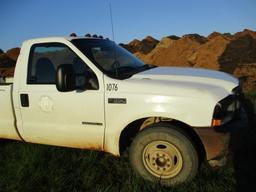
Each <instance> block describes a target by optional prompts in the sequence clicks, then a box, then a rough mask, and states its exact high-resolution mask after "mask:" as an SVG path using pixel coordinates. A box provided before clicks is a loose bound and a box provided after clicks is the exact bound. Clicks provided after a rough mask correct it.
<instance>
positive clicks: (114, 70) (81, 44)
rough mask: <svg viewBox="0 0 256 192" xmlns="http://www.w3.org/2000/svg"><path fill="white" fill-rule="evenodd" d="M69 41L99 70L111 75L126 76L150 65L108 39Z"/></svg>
mask: <svg viewBox="0 0 256 192" xmlns="http://www.w3.org/2000/svg"><path fill="white" fill-rule="evenodd" d="M71 42H72V43H73V44H74V45H75V46H76V47H77V48H78V49H79V50H80V51H82V52H83V54H85V55H86V56H87V57H88V58H89V59H90V60H91V61H92V62H93V63H94V64H95V65H96V66H97V67H98V68H99V69H100V70H101V71H103V72H104V73H105V74H107V75H109V76H111V77H115V78H120V79H123V78H128V77H130V76H132V75H133V74H135V73H138V72H141V71H143V70H146V69H149V68H151V67H152V66H150V65H145V64H144V63H143V62H142V61H141V60H139V59H138V58H137V57H135V56H134V55H133V54H131V53H130V52H128V51H127V50H126V49H124V48H122V47H120V46H118V45H117V44H115V43H114V42H113V41H110V40H105V39H73V40H72V41H71Z"/></svg>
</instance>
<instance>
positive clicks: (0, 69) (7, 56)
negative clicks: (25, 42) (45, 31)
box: [0, 48, 20, 77]
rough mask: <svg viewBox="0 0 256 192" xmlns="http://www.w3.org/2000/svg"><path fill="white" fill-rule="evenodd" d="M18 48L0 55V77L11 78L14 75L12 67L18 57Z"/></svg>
mask: <svg viewBox="0 0 256 192" xmlns="http://www.w3.org/2000/svg"><path fill="white" fill-rule="evenodd" d="M19 53H20V48H13V49H10V50H8V51H7V52H6V53H2V54H0V76H2V77H12V76H13V74H14V67H15V64H16V60H17V58H18V56H19Z"/></svg>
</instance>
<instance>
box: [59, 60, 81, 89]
mask: <svg viewBox="0 0 256 192" xmlns="http://www.w3.org/2000/svg"><path fill="white" fill-rule="evenodd" d="M56 88H57V90H58V91H60V92H68V91H74V90H76V78H75V72H74V69H73V65H72V64H62V65H59V66H58V68H57V71H56Z"/></svg>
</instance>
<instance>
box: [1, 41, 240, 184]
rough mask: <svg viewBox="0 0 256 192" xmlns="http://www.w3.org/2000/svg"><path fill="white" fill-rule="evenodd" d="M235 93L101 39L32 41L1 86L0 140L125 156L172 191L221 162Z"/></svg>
mask: <svg viewBox="0 0 256 192" xmlns="http://www.w3.org/2000/svg"><path fill="white" fill-rule="evenodd" d="M12 81H13V82H12ZM239 94H240V86H239V81H238V80H237V79H236V78H234V77H232V76H231V75H228V74H225V73H223V72H217V71H210V70H204V69H191V68H176V67H156V66H152V65H147V64H144V63H143V62H142V61H140V60H139V59H137V58H136V57H135V56H133V55H132V54H130V53H129V52H128V51H126V50H125V49H123V48H121V47H120V46H118V45H116V44H115V43H114V42H112V41H110V40H108V39H103V38H102V37H96V36H94V37H90V36H88V37H50V38H40V39H32V40H27V41H25V42H24V43H23V45H22V48H21V52H20V55H19V57H18V60H17V64H16V69H15V75H14V78H13V80H12V79H8V80H4V79H3V78H2V80H1V85H0V112H1V113H0V138H5V139H14V140H20V141H25V142H31V143H41V144H48V145H56V146H65V147H75V148H82V149H93V150H100V151H105V152H109V153H111V154H113V155H115V156H120V155H121V154H122V153H123V152H124V151H125V150H126V149H129V157H130V162H131V165H132V167H133V168H134V170H135V171H136V172H137V173H138V174H139V175H141V176H142V177H143V178H145V179H147V180H150V181H158V182H159V180H160V182H161V183H162V184H164V185H173V184H176V183H181V182H184V181H187V180H190V179H192V178H193V177H194V176H195V174H196V173H197V170H198V167H199V165H200V162H201V161H202V160H203V159H205V158H206V159H207V160H213V159H215V158H219V157H222V155H224V153H225V152H224V151H225V146H226V144H227V139H228V136H229V133H226V130H227V129H228V127H230V126H231V125H232V122H233V121H234V120H233V119H234V118H235V116H236V115H235V114H237V112H238V111H239V109H240V102H239V100H238V97H239Z"/></svg>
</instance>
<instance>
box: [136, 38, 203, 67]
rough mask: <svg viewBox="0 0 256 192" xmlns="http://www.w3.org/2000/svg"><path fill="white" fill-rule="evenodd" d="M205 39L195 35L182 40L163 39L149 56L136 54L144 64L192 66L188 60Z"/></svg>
mask: <svg viewBox="0 0 256 192" xmlns="http://www.w3.org/2000/svg"><path fill="white" fill-rule="evenodd" d="M206 41H207V39H206V38H205V37H202V36H200V35H197V34H189V35H184V36H183V37H182V38H170V37H164V38H163V39H161V41H160V42H159V43H158V44H157V46H156V47H155V49H153V50H152V51H151V52H150V53H149V54H147V55H145V54H144V55H142V54H138V53H137V54H136V55H137V56H138V57H140V58H141V59H142V60H144V61H145V62H146V63H149V64H154V65H159V66H186V67H188V66H192V64H191V62H190V61H189V60H188V58H190V57H191V56H192V55H193V54H194V53H195V51H196V50H197V49H198V48H199V47H200V46H201V45H202V44H204V43H205V42H206Z"/></svg>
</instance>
